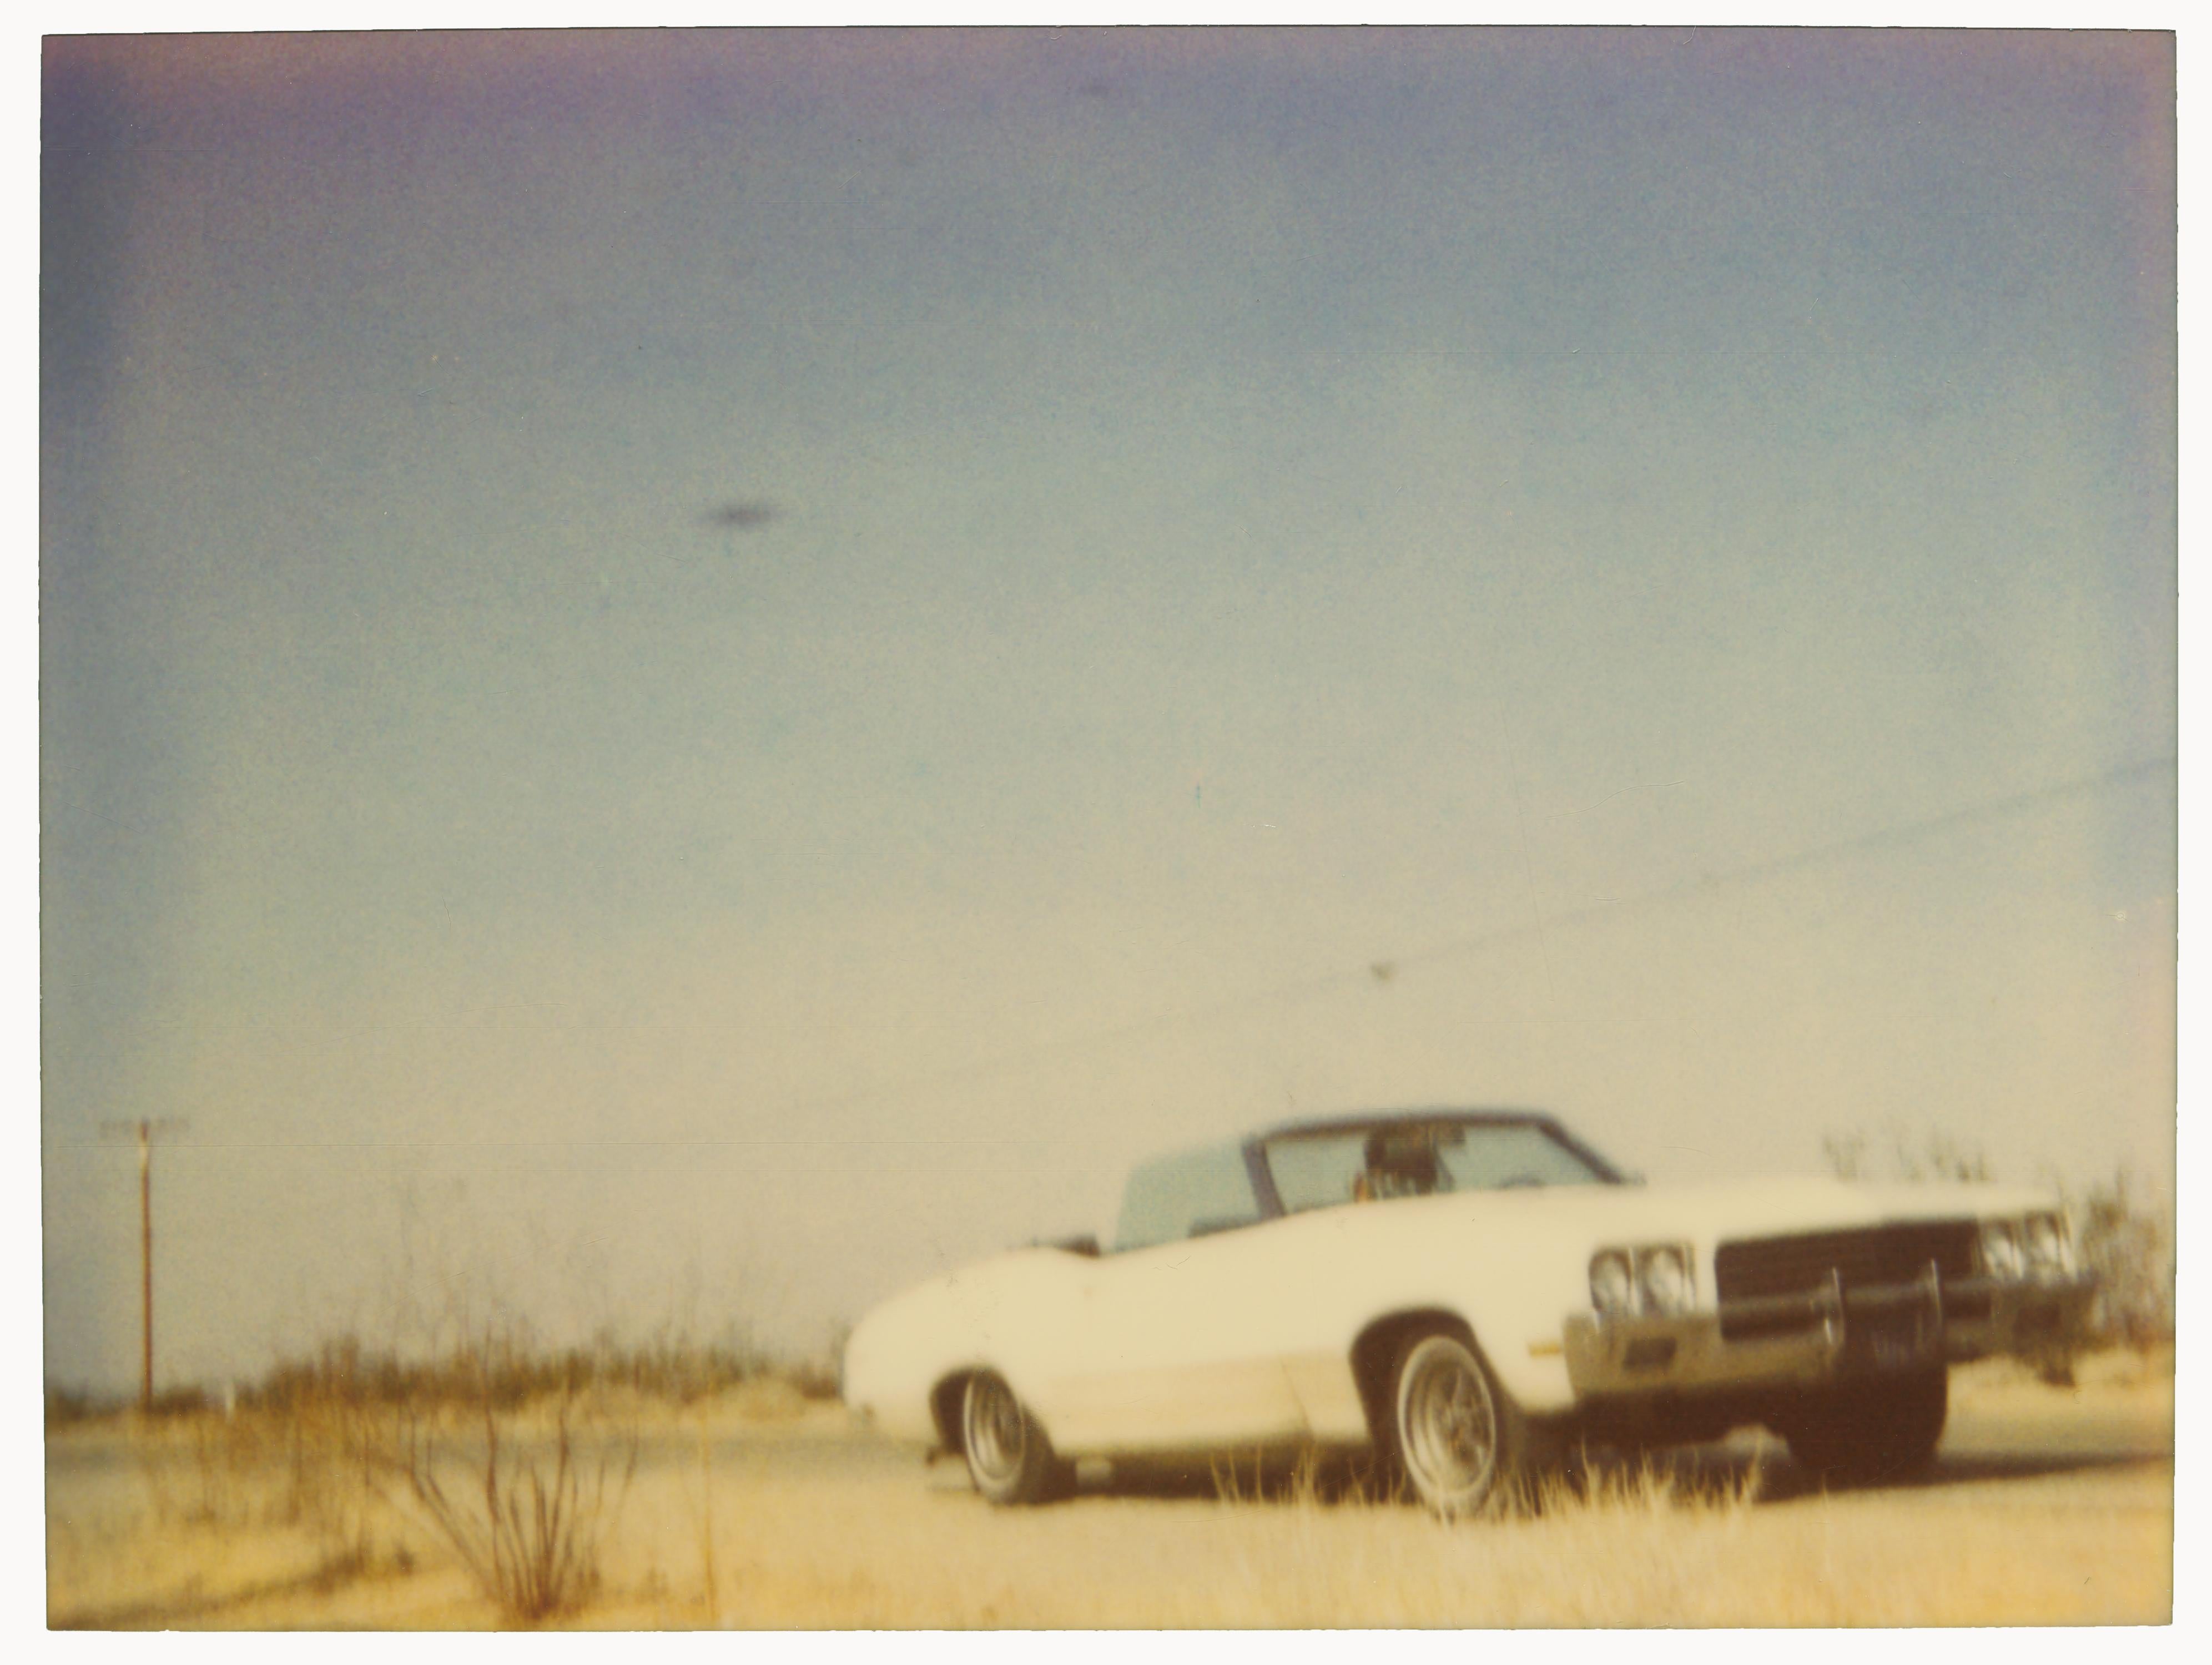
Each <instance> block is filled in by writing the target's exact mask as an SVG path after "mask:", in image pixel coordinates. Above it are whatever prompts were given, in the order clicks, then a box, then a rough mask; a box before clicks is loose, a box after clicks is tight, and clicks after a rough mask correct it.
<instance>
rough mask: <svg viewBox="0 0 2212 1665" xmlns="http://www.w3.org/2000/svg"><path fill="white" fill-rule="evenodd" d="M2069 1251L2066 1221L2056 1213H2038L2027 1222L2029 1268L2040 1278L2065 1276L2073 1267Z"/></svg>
mask: <svg viewBox="0 0 2212 1665" xmlns="http://www.w3.org/2000/svg"><path fill="white" fill-rule="evenodd" d="M2072 1259H2073V1256H2072V1255H2070V1254H2069V1253H2068V1252H2067V1246H2066V1223H2065V1222H2064V1221H2063V1220H2062V1219H2060V1218H2058V1217H2057V1215H2056V1214H2037V1215H2034V1216H2033V1217H2032V1218H2030V1219H2029V1220H2028V1223H2027V1269H2028V1270H2029V1271H2030V1272H2032V1273H2034V1274H2035V1275H2036V1276H2037V1277H2039V1278H2051V1277H2063V1276H2064V1275H2065V1274H2066V1273H2068V1272H2069V1271H2071V1270H2072V1269H2073V1268H2072V1267H2070V1266H2069V1264H2068V1262H2069V1261H2071V1260H2072Z"/></svg>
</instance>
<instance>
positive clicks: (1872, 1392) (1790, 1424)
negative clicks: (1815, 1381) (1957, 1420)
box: [1776, 1367, 1950, 1481]
mask: <svg viewBox="0 0 2212 1665" xmlns="http://www.w3.org/2000/svg"><path fill="white" fill-rule="evenodd" d="M1949 1408H1950V1389H1949V1382H1948V1378H1947V1376H1946V1374H1945V1372H1944V1371H1943V1370H1942V1369H1941V1368H1940V1367H1939V1368H1937V1369H1936V1370H1917V1371H1915V1372H1914V1373H1913V1374H1912V1375H1911V1376H1899V1377H1898V1378H1897V1379H1895V1380H1894V1381H1885V1382H1853V1383H1851V1384H1850V1386H1849V1387H1848V1388H1843V1389H1830V1390H1829V1391H1827V1392H1826V1393H1824V1394H1823V1395H1820V1397H1819V1398H1817V1399H1814V1400H1812V1401H1808V1402H1807V1403H1806V1404H1804V1405H1802V1406H1801V1407H1798V1409H1797V1410H1796V1411H1795V1412H1794V1413H1791V1414H1790V1416H1788V1417H1785V1418H1784V1419H1783V1421H1782V1425H1781V1426H1780V1427H1778V1429H1777V1430H1776V1431H1777V1432H1778V1433H1779V1434H1780V1435H1781V1436H1782V1437H1783V1438H1784V1439H1785V1440H1787V1441H1789V1443H1790V1455H1791V1456H1792V1457H1794V1458H1796V1460H1797V1461H1798V1462H1799V1463H1801V1464H1802V1466H1804V1467H1805V1468H1809V1469H1811V1470H1812V1471H1813V1472H1814V1474H1819V1475H1820V1476H1822V1477H1823V1478H1826V1479H1831V1480H1854V1481H1855V1480H1901V1479H1904V1478H1905V1477H1907V1476H1909V1475H1912V1474H1918V1473H1919V1472H1920V1471H1921V1470H1923V1469H1924V1468H1927V1467H1928V1465H1929V1462H1931V1461H1934V1459H1935V1456H1936V1444H1937V1443H1938V1442H1939V1441H1940V1440H1942V1437H1943V1422H1944V1419H1945V1416H1946V1415H1947V1413H1948V1411H1949Z"/></svg>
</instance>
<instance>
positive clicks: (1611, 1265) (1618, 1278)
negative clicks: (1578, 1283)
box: [1589, 1249, 1636, 1317]
mask: <svg viewBox="0 0 2212 1665" xmlns="http://www.w3.org/2000/svg"><path fill="white" fill-rule="evenodd" d="M1589 1282H1590V1304H1591V1305H1592V1306H1594V1307H1595V1308H1596V1309H1597V1310H1599V1311H1600V1312H1601V1313H1603V1314H1605V1315H1606V1316H1607V1317H1619V1316H1620V1315H1622V1314H1623V1313H1628V1312H1633V1311H1635V1310H1636V1274H1635V1273H1633V1272H1632V1271H1630V1270H1629V1266H1628V1256H1627V1255H1623V1254H1621V1253H1620V1252H1619V1251H1618V1250H1616V1249H1607V1250H1606V1251H1605V1253H1604V1254H1602V1255H1597V1256H1595V1258H1593V1259H1592V1260H1591V1261H1590V1269H1589Z"/></svg>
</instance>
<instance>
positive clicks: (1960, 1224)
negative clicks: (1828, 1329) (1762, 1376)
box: [1713, 1220, 1988, 1341]
mask: <svg viewBox="0 0 2212 1665" xmlns="http://www.w3.org/2000/svg"><path fill="white" fill-rule="evenodd" d="M1975 1237H1976V1227H1975V1224H1974V1223H1973V1222H1972V1220H1934V1221H1923V1222H1918V1223H1916V1224H1910V1225H1877V1226H1869V1227H1863V1228H1861V1229H1859V1230H1856V1231H1810V1232H1806V1233H1803V1234H1802V1235H1800V1236H1796V1237H1753V1238H1747V1239H1745V1240H1743V1241H1741V1242H1738V1243H1723V1244H1721V1245H1720V1247H1719V1249H1717V1250H1716V1251H1715V1253H1714V1255H1713V1287H1714V1292H1715V1293H1716V1294H1717V1297H1719V1300H1720V1304H1721V1334H1722V1336H1723V1338H1724V1339H1726V1340H1731V1341H1735V1340H1748V1339H1750V1338H1752V1337H1753V1336H1758V1335H1773V1334H1784V1333H1787V1332H1789V1331H1792V1330H1798V1329H1804V1328H1810V1327H1812V1326H1813V1325H1814V1324H1815V1323H1817V1322H1819V1320H1818V1317H1817V1316H1816V1315H1814V1314H1813V1313H1812V1312H1810V1311H1809V1310H1808V1311H1804V1312H1777V1311H1774V1310H1771V1309H1770V1310H1762V1311H1759V1312H1756V1313H1738V1314H1735V1315H1733V1316H1731V1314H1730V1313H1729V1304H1730V1303H1735V1302H1747V1301H1751V1302H1768V1301H1771V1300H1773V1299H1774V1298H1776V1297H1789V1296H1800V1295H1802V1296H1812V1295H1815V1294H1817V1293H1819V1291H1821V1290H1822V1289H1824V1288H1826V1286H1827V1284H1828V1279H1829V1277H1830V1274H1831V1273H1832V1274H1834V1275H1835V1276H1836V1277H1837V1278H1838V1279H1840V1280H1841V1282H1842V1284H1843V1288H1844V1293H1845V1294H1846V1295H1848V1294H1849V1293H1850V1291H1853V1290H1859V1289H1875V1288H1881V1287H1884V1286H1894V1285H1903V1284H1911V1283H1913V1282H1915V1281H1916V1280H1917V1279H1921V1278H1923V1277H1925V1276H1926V1275H1927V1272H1928V1263H1929V1261H1934V1262H1935V1263H1936V1272H1937V1273H1938V1275H1939V1276H1940V1277H1941V1278H1942V1279H1943V1280H1944V1281H1945V1282H1947V1283H1948V1282H1949V1281H1951V1280H1953V1279H1961V1280H1963V1279H1969V1278H1972V1276H1973V1275H1974V1239H1975ZM1962 1294H1963V1291H1962ZM1969 1304H1972V1305H1978V1306H1980V1307H1981V1308H1982V1309H1983V1313H1982V1315H1981V1316H1986V1310H1987V1305H1988V1301H1987V1297H1985V1296H1984V1297H1980V1299H1979V1300H1978V1301H1973V1302H1966V1303H1961V1304H1960V1306H1959V1307H1957V1308H1956V1309H1955V1310H1954V1316H1958V1317H1961V1318H1966V1317H1972V1316H1977V1315H1976V1314H1974V1313H1973V1312H1972V1311H1969V1310H1966V1309H1967V1306H1968V1305H1969Z"/></svg>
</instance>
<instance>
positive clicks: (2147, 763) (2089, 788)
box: [224, 757, 2176, 1150]
mask: <svg viewBox="0 0 2212 1665" xmlns="http://www.w3.org/2000/svg"><path fill="white" fill-rule="evenodd" d="M2175 768H2176V763H2175V760H2174V759H2173V758H2172V757H2150V758H2143V759H2140V760H2138V761H2136V762H2134V763H2123V764H2120V765H2118V766H2117V767H2115V768H2112V769H2103V770H2100V771H2099V772H2098V773H2096V774H2094V775H2080V776H2077V777H2075V779H2073V780H2070V781H2059V782H2057V784H2055V785H2052V786H2046V787H2037V788H2035V789H2033V791H2029V792H2023V793H2013V794H2011V795H2010V796H2008V797H2004V798H1996V799H1987V800H1985V801H1984V802H1982V803H1978V804H1970V805H1966V806H1965V807H1963V808H1960V809H1955V810H1948V811H1944V812H1943V813H1942V814H1940V815H1934V816H1929V817H1924V818H1923V819H1920V820H1917V821H1904V822H1897V823H1893V824H1891V825H1889V826H1887V827H1879V828H1876V829H1874V830H1873V831H1870V832H1864V833H1857V834H1854V835H1853V836H1850V837H1849V838H1842V839H1837V840H1834V841H1833V842H1829V843H1826V844H1816V845H1813V846H1810V847H1809V848H1805V849H1802V850H1796V851H1793V852H1791V853H1790V854H1787V855H1783V856H1777V857H1774V858H1772V859H1771V860H1765V861H1759V862H1753V863H1752V864H1750V865H1749V866H1742V867H1735V868H1730V869H1729V870H1727V871H1725V872H1718V873H1707V874H1701V875H1700V876H1699V877H1698V878H1694V879H1688V880H1685V881H1683V882H1682V883H1680V884H1671V885H1668V886H1665V887H1663V888H1662V889H1660V890H1651V891H1647V892H1645V893H1644V894H1643V895H1641V896H1628V897H1625V898H1622V899H1620V900H1617V901H1613V900H1608V901H1605V902H1591V903H1589V904H1586V905H1584V906H1583V907H1579V908H1563V909H1560V910H1558V911H1555V912H1553V913H1549V914H1544V915H1538V916H1536V917H1534V918H1533V919H1525V920H1520V921H1515V922H1514V923H1512V924H1510V925H1501V926H1496V927H1491V928H1490V929H1487V930H1484V931H1478V932H1474V933H1469V934H1468V935H1465V936H1460V937H1453V938H1448V939H1444V940H1443V941H1441V942H1437V943H1431V944H1430V945H1427V946H1426V947H1422V948H1416V949H1413V950H1411V951H1407V952H1403V953H1399V954H1394V955H1389V956H1385V957H1378V958H1376V959H1374V960H1371V961H1370V962H1369V963H1367V964H1365V965H1364V966H1362V967H1360V968H1358V969H1356V970H1336V971H1328V972H1322V973H1319V974H1316V975H1313V976H1310V977H1304V978H1298V979H1294V980H1292V981H1285V982H1281V983H1275V984H1272V985H1270V986H1269V987H1266V988H1261V989H1255V990H1252V991H1250V992H1249V993H1246V994H1237V995H1231V996H1230V997H1228V998H1227V999H1225V1000H1214V1001H1209V1002H1207V1003H1206V1004H1204V1005H1200V1006H1183V1007H1178V1008H1176V1009H1175V1010H1173V1011H1169V1012H1154V1013H1152V1014H1150V1015H1149V1016H1146V1017H1143V1018H1135V1019H1133V1020H1132V1021H1130V1022H1128V1023H1126V1024H1115V1025H1114V1026H1112V1027H1110V1028H1107V1029H1102V1030H1091V1031H1089V1032H1087V1033H1085V1034H1081V1035H1072V1036H1062V1037H1061V1038H1060V1039H1058V1040H1053V1041H1040V1042H1034V1043H1032V1044H1031V1045H1029V1046H1026V1047H1021V1048H1015V1049H1013V1050H1011V1051H1007V1052H1003V1053H999V1054H994V1056H992V1057H989V1058H985V1059H981V1060H978V1061H976V1062H975V1063H972V1064H961V1065H956V1066H952V1067H951V1068H948V1069H944V1070H938V1071H933V1072H930V1073H925V1074H921V1075H914V1076H908V1077H904V1078H902V1079H898V1080H895V1081H883V1082H877V1083H874V1084H872V1085H866V1086H861V1087H854V1088H851V1089H848V1091H842V1092H836V1093H826V1094H823V1095H820V1096H818V1097H812V1098H802V1099H797V1100H794V1101H793V1102H791V1103H787V1104H786V1105H785V1106H784V1107H783V1113H784V1114H786V1115H793V1114H800V1113H807V1112H813V1111H819V1110H827V1109H842V1108H843V1107H845V1106H847V1105H850V1104H860V1103H868V1102H869V1101H871V1100H872V1099H880V1098H889V1097H894V1096H896V1095H900V1094H905V1093H915V1092H926V1091H931V1090H933V1089H936V1088H941V1087H949V1086H958V1085H963V1084H965V1083H968V1082H973V1081H979V1080H987V1079H989V1078H991V1077H992V1076H994V1075H999V1074H1003V1073H1006V1072H1007V1071H1009V1070H1012V1069H1017V1068H1020V1067H1022V1066H1025V1065H1028V1064H1030V1063H1033V1062H1035V1061H1036V1060H1039V1059H1042V1058H1047V1057H1050V1056H1053V1055H1054V1054H1062V1053H1070V1052H1083V1051H1087V1050H1090V1049H1091V1048H1096V1047H1103V1046H1109V1045H1112V1044H1114V1043H1115V1042H1121V1041H1128V1040H1133V1039H1135V1038H1137V1037H1138V1036H1145V1035H1151V1034H1154V1033H1157V1032H1158V1031H1159V1030H1167V1029H1173V1028H1176V1027H1177V1026H1178V1025H1181V1024H1191V1023H1197V1022H1200V1021H1202V1020H1204V1019H1206V1018H1219V1017H1225V1016H1227V1015H1229V1014H1231V1013H1235V1012H1255V1011H1261V1010H1263V1009H1265V1008H1266V1007H1267V1006H1276V1005H1282V1004H1288V1003H1295V1002H1297V1001H1301V1000H1311V999H1313V998H1314V997H1316V995H1320V994H1327V993H1328V992H1330V991H1331V990H1334V989H1340V988H1352V987H1364V986H1368V985H1371V984H1381V985H1386V986H1387V985H1388V984H1389V983H1390V982H1392V981H1395V979H1396V978H1397V977H1398V976H1399V975H1401V974H1402V973H1403V972H1404V971H1405V970H1406V969H1407V968H1408V967H1412V966H1430V965H1435V964H1437V963H1441V962H1443V961H1446V960H1451V959H1456V958H1459V957H1463V956H1465V955H1468V954H1474V953H1480V952H1481V951H1485V950H1487V949H1491V948H1495V947H1498V946H1499V945H1503V944H1505V943H1510V942H1514V941H1518V940H1521V939H1525V938H1528V937H1532V936H1535V935H1537V934H1539V933H1542V932H1546V931H1553V930H1560V929H1572V928H1574V927H1578V926H1583V925H1590V924H1595V923H1597V922H1598V921H1603V920H1613V919H1619V918H1621V917H1623V916H1624V915H1632V914H1637V913H1641V912H1644V911H1647V910H1650V909H1654V908H1664V907H1668V906H1671V905H1673V904H1674V903H1676V902H1684V901H1687V900H1690V899H1692V898H1694V897H1699V896H1711V895H1713V894H1715V893H1717V892H1718V891H1721V890H1733V889H1737V888H1741V887H1746V886H1751V885H1757V884H1765V883H1768V882H1770V881H1771V880H1774V879H1777V878H1783V877H1784V876H1786V875H1788V874H1790V873H1795V872H1802V871H1804V870H1805V869H1808V868H1810V867H1815V866H1821V865H1824V864H1826V863H1828V862H1832V861H1839V860H1844V859H1846V858H1848V857H1850V856H1854V855H1860V854H1867V853H1869V852H1871V851H1875V850H1884V849H1893V848H1899V847H1901V846H1905V845H1911V844H1915V843H1918V842H1921V841H1923V840H1924V839H1928V838H1932V837H1936V836H1940V835H1942V834H1943V833H1947V832H1953V831H1956V830H1959V829H1963V828H1966V827H1971V826H1978V825H1982V824H1984V823H1990V822H1996V821H2002V820H2008V819H2010V818H2011V817H2015V816H2017V815H2021V814H2025V813H2027V811H2032V810H2035V809H2039V808H2042V807H2045V806H2046V805H2052V804H2058V803H2063V802H2065V801H2068V800H2069V799H2078V798H2085V797H2088V796H2091V795H2093V794H2094V793H2100V792H2105V791H2109V790H2112V788H2115V787H2123V786H2127V785H2130V784H2132V783H2134V782H2136V781H2143V780H2148V779H2151V778H2153V777H2154V776H2157V775H2166V774H2171V773H2172V771H2173V770H2174V769H2175ZM779 1142H784V1143H792V1144H806V1145H820V1144H823V1143H825V1142H835V1141H824V1140H823V1139H818V1138H809V1139H793V1140H788V1141H777V1140H773V1139H501V1140H497V1141H489V1140H484V1141H467V1142H459V1141H456V1142H453V1143H450V1144H430V1143H427V1142H425V1141H422V1140H412V1139H410V1140H408V1141H405V1145H406V1148H410V1149H416V1150H470V1149H501V1150H504V1149H512V1148H523V1147H534V1148H586V1147H590V1148H601V1147H633V1148H665V1149H683V1150H701V1149H719V1148H737V1147H742V1146H747V1145H770V1144H775V1143H779ZM852 1142H854V1143H856V1144H866V1145H879V1144H884V1143H896V1144H938V1143H962V1142H966V1141H957V1140H951V1141H947V1140H935V1139H890V1140H884V1139H858V1140H854V1141H852ZM975 1142H976V1143H982V1144H991V1145H1002V1144H1012V1143H1019V1142H1023V1141H1018V1140H1009V1139H989V1140H979V1141H975ZM309 1144H310V1142H309V1141H300V1142H299V1144H298V1145H297V1146H295V1145H290V1144H289V1143H288V1142H285V1141H266V1142H262V1141H256V1142H254V1148H262V1149H276V1148H301V1147H307V1146H308V1145H309ZM396 1146H397V1142H396V1141H370V1142H349V1143H347V1144H346V1145H343V1146H342V1147H341V1146H338V1145H324V1144H321V1143H320V1142H314V1143H313V1145H312V1147H313V1148H316V1149H337V1148H344V1149H350V1150H364V1149H389V1148H396ZM224 1148H245V1146H244V1145H242V1144H241V1145H239V1146H235V1147H232V1146H226V1147H224Z"/></svg>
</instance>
